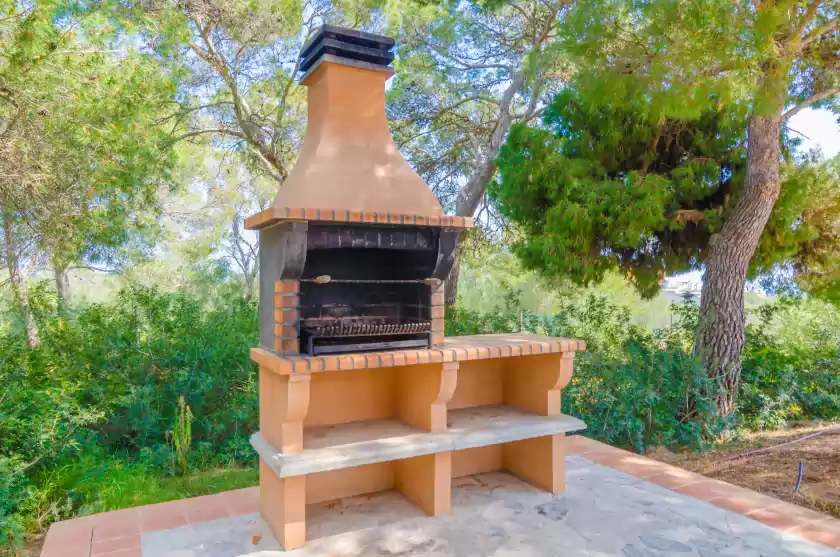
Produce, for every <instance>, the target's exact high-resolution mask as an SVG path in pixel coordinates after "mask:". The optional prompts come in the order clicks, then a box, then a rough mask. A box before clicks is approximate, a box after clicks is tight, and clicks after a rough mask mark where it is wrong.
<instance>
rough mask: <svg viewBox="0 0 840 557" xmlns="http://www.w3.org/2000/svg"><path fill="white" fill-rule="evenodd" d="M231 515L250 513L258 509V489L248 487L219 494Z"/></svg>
mask: <svg viewBox="0 0 840 557" xmlns="http://www.w3.org/2000/svg"><path fill="white" fill-rule="evenodd" d="M221 496H222V497H223V500H224V502H225V504H226V505H227V508H228V512H229V513H230V515H231V516H236V515H239V514H251V513H255V512H258V511H259V510H260V489H259V488H258V487H249V488H246V489H237V490H235V491H228V492H226V493H223V494H221Z"/></svg>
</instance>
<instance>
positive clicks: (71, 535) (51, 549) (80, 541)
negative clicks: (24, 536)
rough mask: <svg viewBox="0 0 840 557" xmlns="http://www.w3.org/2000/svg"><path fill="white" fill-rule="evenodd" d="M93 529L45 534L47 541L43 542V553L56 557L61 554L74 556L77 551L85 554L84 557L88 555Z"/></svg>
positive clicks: (86, 527) (82, 528) (84, 528)
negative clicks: (65, 553)
mask: <svg viewBox="0 0 840 557" xmlns="http://www.w3.org/2000/svg"><path fill="white" fill-rule="evenodd" d="M92 530H93V528H92V527H91V526H89V525H88V526H83V527H77V528H75V529H73V530H64V531H63V532H52V529H50V532H49V533H48V534H47V539H46V540H45V541H44V547H43V553H44V554H50V555H58V554H60V553H62V552H67V553H69V554H75V553H76V552H77V551H81V552H84V553H85V557H87V555H88V554H89V553H90V540H91V536H92V533H93V532H92Z"/></svg>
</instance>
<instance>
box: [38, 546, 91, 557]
mask: <svg viewBox="0 0 840 557" xmlns="http://www.w3.org/2000/svg"><path fill="white" fill-rule="evenodd" d="M89 556H90V545H84V546H82V545H69V546H63V547H50V548H48V547H44V548H43V549H42V550H41V557H89Z"/></svg>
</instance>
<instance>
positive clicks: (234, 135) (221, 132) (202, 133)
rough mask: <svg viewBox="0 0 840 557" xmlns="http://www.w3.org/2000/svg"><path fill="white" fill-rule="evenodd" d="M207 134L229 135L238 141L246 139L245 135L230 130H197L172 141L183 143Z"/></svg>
mask: <svg viewBox="0 0 840 557" xmlns="http://www.w3.org/2000/svg"><path fill="white" fill-rule="evenodd" d="M207 133H220V134H223V135H229V136H231V137H236V138H238V139H245V135H244V134H242V133H240V132H238V131H235V130H231V129H228V128H205V129H202V130H195V131H191V132H187V133H183V134H181V135H179V136H177V137H175V138H174V139H173V140H172V141H181V140H182V139H189V138H190V137H195V136H197V135H204V134H207Z"/></svg>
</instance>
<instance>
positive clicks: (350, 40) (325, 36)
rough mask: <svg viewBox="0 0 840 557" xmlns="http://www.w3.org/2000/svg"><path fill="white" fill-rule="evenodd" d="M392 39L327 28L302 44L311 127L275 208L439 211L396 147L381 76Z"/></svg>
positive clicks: (389, 70)
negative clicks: (390, 127)
mask: <svg viewBox="0 0 840 557" xmlns="http://www.w3.org/2000/svg"><path fill="white" fill-rule="evenodd" d="M393 46H394V40H393V39H391V38H389V37H383V36H380V35H373V34H370V33H362V32H359V31H353V30H350V29H344V28H341V27H335V26H332V25H325V26H323V27H322V28H321V29H320V30H319V31H318V32H317V33H316V35H315V36H314V37H313V38H312V39H311V40H310V41H309V42H308V43H307V44H306V45H304V47H303V51H302V63H301V70H302V71H303V72H304V76H303V78H302V79H301V83H302V84H303V85H305V86H306V87H307V89H308V96H307V100H308V124H307V129H306V136H305V138H304V144H303V149H302V151H301V153H300V156H299V158H298V161H297V164H296V165H295V167H294V169H293V170H292V172H291V174H290V175H289V177H288V178H287V179H286V181H285V182H284V183H283V185H282V186H281V188H280V190H279V192H278V193H277V197H276V198H275V200H274V207H275V208H276V209H279V208H315V207H329V208H332V209H338V210H347V211H359V212H362V211H368V212H375V213H389V214H416V215H424V216H429V217H438V216H443V210H442V208H441V206H440V203H439V202H438V200H437V198H436V197H435V195H434V194H433V193H432V191H431V189H430V188H429V187H428V185H426V183H425V182H424V181H423V179H422V178H420V176H418V175H417V173H416V172H414V170H412V169H411V167H410V166H409V165H408V163H407V162H406V161H405V159H404V158H403V157H402V155H400V153H399V150H398V149H397V146H396V145H395V144H394V140H393V137H392V136H391V130H390V129H389V128H388V121H387V118H386V116H385V81H386V80H387V79H388V78H389V77H390V76H391V75H393V74H394V70H393V69H392V68H391V67H389V66H388V64H390V62H391V61H392V60H393V58H394V55H393V53H392V52H391V49H392V48H393Z"/></svg>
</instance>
